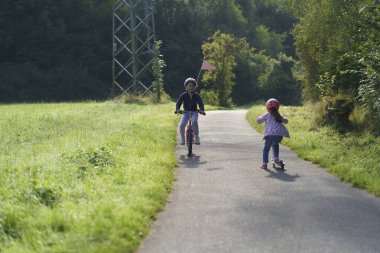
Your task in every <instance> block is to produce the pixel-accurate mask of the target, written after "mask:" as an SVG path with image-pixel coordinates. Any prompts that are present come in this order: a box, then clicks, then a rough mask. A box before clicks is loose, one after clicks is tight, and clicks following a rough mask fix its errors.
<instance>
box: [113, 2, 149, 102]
mask: <svg viewBox="0 0 380 253" xmlns="http://www.w3.org/2000/svg"><path fill="white" fill-rule="evenodd" d="M154 43H155V27H154V16H153V3H152V0H119V1H117V4H115V7H114V13H113V66H112V71H113V86H114V87H115V86H117V87H119V88H120V89H121V90H122V92H123V93H125V94H129V93H133V94H139V95H141V96H144V95H145V94H147V93H149V92H151V91H150V90H151V88H152V81H153V77H152V70H151V66H152V62H153V60H154V57H155V50H154Z"/></svg>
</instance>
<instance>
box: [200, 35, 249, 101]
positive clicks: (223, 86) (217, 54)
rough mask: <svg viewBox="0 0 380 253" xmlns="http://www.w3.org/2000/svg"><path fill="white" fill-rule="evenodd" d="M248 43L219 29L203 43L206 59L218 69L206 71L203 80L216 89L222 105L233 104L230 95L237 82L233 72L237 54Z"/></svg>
mask: <svg viewBox="0 0 380 253" xmlns="http://www.w3.org/2000/svg"><path fill="white" fill-rule="evenodd" d="M246 44H247V42H246V40H244V39H237V38H235V37H234V36H233V35H230V34H225V33H221V32H220V31H217V32H215V33H214V35H213V36H212V37H211V38H209V39H208V42H206V43H204V44H203V45H202V51H203V54H204V55H205V57H206V59H208V60H209V61H210V63H211V64H213V65H215V66H216V70H214V71H209V72H206V73H205V75H204V76H203V79H202V81H203V82H206V83H208V82H210V83H211V84H212V86H211V87H212V88H213V89H214V90H215V91H216V93H217V96H218V100H219V104H220V105H221V106H230V105H231V104H232V101H231V97H230V96H231V92H232V88H233V86H234V84H235V83H234V78H235V75H234V73H233V69H234V67H235V66H236V61H235V55H236V54H237V52H238V50H239V49H240V48H241V47H243V46H244V45H246Z"/></svg>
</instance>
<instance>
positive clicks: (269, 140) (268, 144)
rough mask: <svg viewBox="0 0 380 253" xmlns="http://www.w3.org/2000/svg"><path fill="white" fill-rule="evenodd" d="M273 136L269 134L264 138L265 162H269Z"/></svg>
mask: <svg viewBox="0 0 380 253" xmlns="http://www.w3.org/2000/svg"><path fill="white" fill-rule="evenodd" d="M271 137H272V136H267V137H265V139H264V149H263V163H268V156H269V150H270V148H271V146H272V138H271Z"/></svg>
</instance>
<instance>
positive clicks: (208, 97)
mask: <svg viewBox="0 0 380 253" xmlns="http://www.w3.org/2000/svg"><path fill="white" fill-rule="evenodd" d="M201 96H202V100H203V102H204V103H205V104H208V105H219V99H218V94H217V93H216V92H215V91H213V90H202V91H201Z"/></svg>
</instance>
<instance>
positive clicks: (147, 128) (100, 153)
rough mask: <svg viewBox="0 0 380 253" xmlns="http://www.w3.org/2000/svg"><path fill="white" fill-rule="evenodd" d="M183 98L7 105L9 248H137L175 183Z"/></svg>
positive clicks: (2, 183) (2, 160)
mask: <svg viewBox="0 0 380 253" xmlns="http://www.w3.org/2000/svg"><path fill="white" fill-rule="evenodd" d="M172 112H173V105H172V104H166V105H127V104H123V103H113V102H105V103H62V104H25V105H23V104H17V105H0V154H1V155H0V176H1V177H0V252H2V253H21V252H22V253H27V252H38V253H41V252H80V253H86V252H107V253H112V252H123V253H125V252H132V251H133V250H135V249H136V247H137V246H138V244H139V243H140V241H141V239H142V238H143V237H144V236H145V235H146V233H147V231H148V229H149V225H150V223H151V221H152V220H153V219H154V215H155V214H156V213H157V211H158V210H160V209H162V207H163V205H164V202H165V199H166V197H167V195H168V193H169V192H170V190H171V186H172V181H173V180H174V174H173V171H174V168H175V166H176V159H175V153H174V148H175V135H176V130H175V126H176V122H177V121H178V117H175V116H174V114H173V113H172Z"/></svg>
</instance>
